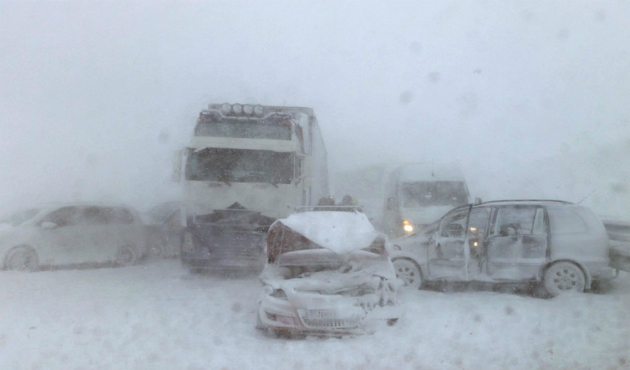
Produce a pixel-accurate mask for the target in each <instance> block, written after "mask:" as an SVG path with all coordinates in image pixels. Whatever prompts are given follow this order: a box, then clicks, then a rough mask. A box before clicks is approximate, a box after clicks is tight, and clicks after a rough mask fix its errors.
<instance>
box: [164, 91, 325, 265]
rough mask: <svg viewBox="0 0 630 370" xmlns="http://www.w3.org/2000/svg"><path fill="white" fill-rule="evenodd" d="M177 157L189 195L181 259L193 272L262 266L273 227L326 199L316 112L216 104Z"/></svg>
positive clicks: (178, 170) (177, 173) (201, 118)
mask: <svg viewBox="0 0 630 370" xmlns="http://www.w3.org/2000/svg"><path fill="white" fill-rule="evenodd" d="M176 159H177V160H176V163H175V177H176V178H177V179H179V180H180V181H182V182H183V192H184V205H183V212H182V215H183V217H182V218H183V220H182V221H183V223H184V229H183V231H182V237H181V243H182V245H181V252H180V256H181V259H182V262H183V263H184V264H185V265H187V266H188V267H189V268H191V269H195V270H196V269H204V268H215V267H261V268H262V265H263V263H264V258H265V255H264V244H265V243H264V238H265V236H266V233H267V230H268V228H269V226H270V225H271V223H272V222H274V221H275V220H276V219H278V218H284V217H287V216H288V215H289V214H290V213H291V212H292V211H293V209H294V208H295V207H297V206H312V205H315V204H316V203H317V202H318V200H319V199H320V198H322V197H326V196H328V195H329V190H328V165H327V157H326V148H325V146H324V141H323V139H322V135H321V133H320V130H319V126H318V123H317V119H316V117H315V115H314V113H313V110H312V109H311V108H301V107H275V106H262V105H249V104H246V105H241V104H228V103H224V104H211V105H209V107H208V109H205V110H202V111H201V112H200V114H199V119H198V120H197V125H196V126H195V131H194V134H193V137H192V139H191V141H190V144H189V145H188V147H187V148H186V149H185V150H184V151H183V152H182V153H181V155H178V156H177V157H176Z"/></svg>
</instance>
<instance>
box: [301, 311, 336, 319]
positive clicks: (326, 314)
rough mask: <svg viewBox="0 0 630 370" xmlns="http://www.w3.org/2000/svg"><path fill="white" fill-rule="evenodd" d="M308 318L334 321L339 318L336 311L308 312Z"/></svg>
mask: <svg viewBox="0 0 630 370" xmlns="http://www.w3.org/2000/svg"><path fill="white" fill-rule="evenodd" d="M306 316H307V317H308V318H309V319H311V320H322V319H334V318H336V317H337V312H336V311H335V310H306Z"/></svg>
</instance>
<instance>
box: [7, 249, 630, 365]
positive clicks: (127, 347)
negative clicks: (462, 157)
mask: <svg viewBox="0 0 630 370" xmlns="http://www.w3.org/2000/svg"><path fill="white" fill-rule="evenodd" d="M260 288H261V284H260V283H259V281H258V279H257V276H255V275H249V276H235V277H234V276H233V277H230V278H228V277H223V276H220V275H218V274H203V275H193V274H190V273H189V272H188V271H186V270H185V269H184V268H182V267H181V265H180V263H179V261H176V260H166V261H153V262H151V261H149V262H146V263H144V264H142V265H139V266H135V267H130V268H116V269H112V268H103V269H95V270H74V271H44V272H37V273H17V272H15V273H14V272H4V271H3V272H0V369H239V370H240V369H461V368H463V369H505V368H518V369H550V368H553V369H625V368H630V274H626V273H622V274H621V275H620V276H619V278H618V279H617V280H615V281H614V282H613V283H612V285H611V287H610V288H609V289H608V291H607V292H605V293H602V294H593V293H589V294H579V295H573V296H568V297H559V298H554V299H550V300H545V299H538V298H533V297H529V296H523V295H516V294H506V293H493V292H488V291H481V292H457V293H440V292H436V291H413V292H412V291H407V292H404V293H403V294H402V297H401V298H402V300H403V307H404V311H405V316H404V317H403V318H402V319H401V321H400V322H399V324H398V325H396V326H394V327H388V328H386V329H384V330H383V331H381V332H378V333H376V334H374V335H367V336H356V337H344V338H332V339H331V338H329V339H322V338H310V337H309V338H307V339H304V340H291V339H276V338H271V337H266V336H264V335H263V334H261V333H259V332H257V331H256V330H255V329H254V325H255V322H256V316H255V308H256V300H257V298H258V294H259V291H260Z"/></svg>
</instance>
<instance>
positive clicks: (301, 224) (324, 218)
mask: <svg viewBox="0 0 630 370" xmlns="http://www.w3.org/2000/svg"><path fill="white" fill-rule="evenodd" d="M278 221H279V222H281V223H282V224H284V225H285V226H287V227H289V228H291V229H292V230H293V231H295V232H297V233H299V234H301V235H302V236H304V237H306V238H307V239H309V240H311V241H312V242H314V243H317V244H318V245H320V246H322V247H323V248H326V249H328V250H330V251H332V252H334V253H337V254H344V253H348V252H352V251H355V250H359V249H363V248H367V247H369V246H370V245H371V244H372V242H373V241H374V239H376V237H377V236H379V235H381V233H379V232H378V231H376V230H375V229H374V226H372V224H371V223H370V221H369V220H368V218H367V216H366V215H365V214H364V213H359V212H336V211H314V212H303V213H296V214H293V215H291V216H289V217H287V218H285V219H281V220H278Z"/></svg>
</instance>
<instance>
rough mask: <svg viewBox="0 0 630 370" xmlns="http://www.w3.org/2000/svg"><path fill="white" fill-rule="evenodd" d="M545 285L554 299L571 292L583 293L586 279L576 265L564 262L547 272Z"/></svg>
mask: <svg viewBox="0 0 630 370" xmlns="http://www.w3.org/2000/svg"><path fill="white" fill-rule="evenodd" d="M543 284H544V286H545V290H546V291H547V293H549V295H551V296H552V297H555V296H558V295H560V294H565V293H569V292H577V293H582V292H583V291H584V287H585V286H586V277H585V276H584V272H582V269H580V267H578V266H577V265H576V264H574V263H571V262H565V261H562V262H556V263H554V264H552V265H551V266H549V267H548V268H547V269H546V270H545V274H544V278H543Z"/></svg>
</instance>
